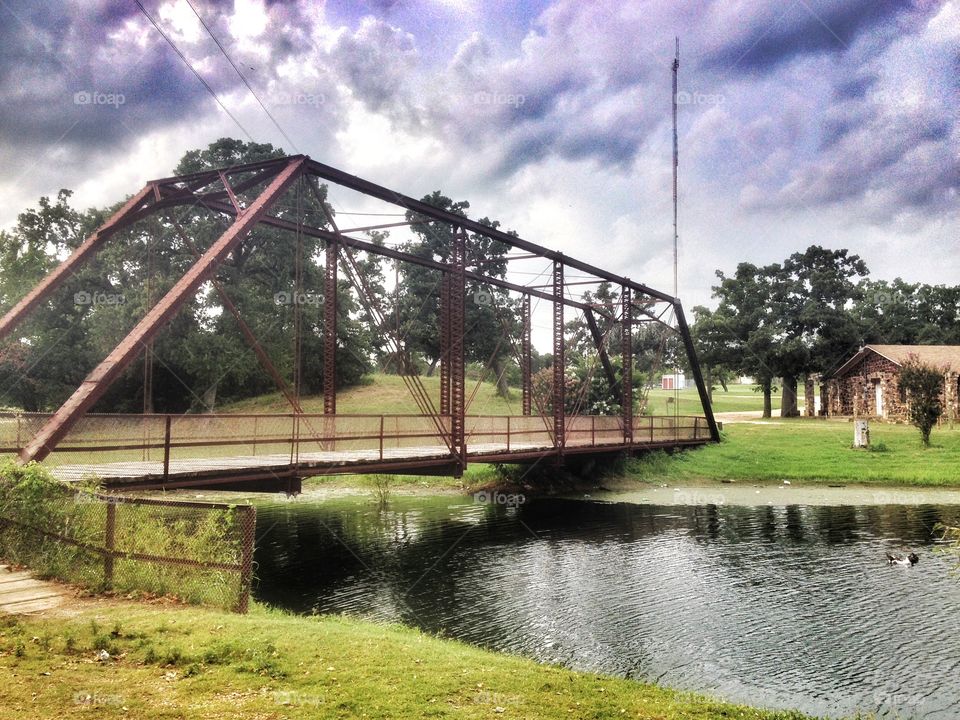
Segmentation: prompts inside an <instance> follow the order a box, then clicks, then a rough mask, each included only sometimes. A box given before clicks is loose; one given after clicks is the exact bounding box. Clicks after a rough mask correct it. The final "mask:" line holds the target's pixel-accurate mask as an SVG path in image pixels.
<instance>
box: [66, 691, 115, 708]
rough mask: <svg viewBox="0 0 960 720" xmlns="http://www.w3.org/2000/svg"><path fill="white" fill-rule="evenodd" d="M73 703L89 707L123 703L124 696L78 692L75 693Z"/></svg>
mask: <svg viewBox="0 0 960 720" xmlns="http://www.w3.org/2000/svg"><path fill="white" fill-rule="evenodd" d="M73 704H74V705H85V706H87V707H105V706H109V705H123V697H121V696H120V695H105V694H103V693H88V692H78V693H74V695H73Z"/></svg>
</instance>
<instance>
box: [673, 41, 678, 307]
mask: <svg viewBox="0 0 960 720" xmlns="http://www.w3.org/2000/svg"><path fill="white" fill-rule="evenodd" d="M674 39H675V40H676V43H677V44H676V54H675V55H674V58H673V98H672V100H673V296H674V297H678V296H679V294H680V289H679V281H678V272H677V268H678V266H679V261H680V254H679V244H680V243H679V235H678V234H677V165H678V163H679V144H678V142H677V73H678V71H679V70H680V38H679V37H677V38H674Z"/></svg>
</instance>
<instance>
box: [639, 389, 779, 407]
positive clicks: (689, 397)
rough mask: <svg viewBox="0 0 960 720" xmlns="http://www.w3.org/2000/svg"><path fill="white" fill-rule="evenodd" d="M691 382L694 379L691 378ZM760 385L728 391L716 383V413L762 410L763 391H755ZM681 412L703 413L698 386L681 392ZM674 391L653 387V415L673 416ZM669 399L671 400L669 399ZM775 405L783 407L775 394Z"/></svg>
mask: <svg viewBox="0 0 960 720" xmlns="http://www.w3.org/2000/svg"><path fill="white" fill-rule="evenodd" d="M691 382H692V381H691ZM756 387H758V386H757V385H727V388H728V390H727V391H726V392H724V390H723V388H722V387H720V386H717V387H716V388H715V389H714V391H713V411H714V412H718V413H720V412H747V411H750V410H763V393H761V392H755V391H754V388H756ZM678 396H679V397H678V400H679V404H680V411H679V412H680V415H700V414H701V413H703V409H702V408H701V406H700V395H699V394H698V393H697V388H696V386H695V385H692V384H691V385H690V386H689V387H687V388H685V389H683V390H679V391H678ZM673 397H674V391H673V390H661V389H659V388H654V389H652V390H650V392H649V396H648V405H649V408H650V411H651V412H652V413H653V414H654V415H673V412H674V410H673V402H672V401H673ZM668 400H669V402H668ZM773 408H774V410H775V411H777V410H779V409H780V396H779V395H777V394H775V395H774V396H773Z"/></svg>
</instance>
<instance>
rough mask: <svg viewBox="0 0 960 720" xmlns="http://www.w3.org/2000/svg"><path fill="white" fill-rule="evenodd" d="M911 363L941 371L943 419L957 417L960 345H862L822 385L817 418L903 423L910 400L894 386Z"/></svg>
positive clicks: (897, 384)
mask: <svg viewBox="0 0 960 720" xmlns="http://www.w3.org/2000/svg"><path fill="white" fill-rule="evenodd" d="M911 357H917V358H919V360H920V361H921V362H924V363H926V364H928V365H933V366H934V367H939V368H943V372H944V397H943V417H944V418H945V419H951V420H953V419H956V418H958V417H960V403H958V395H960V387H958V382H960V381H958V370H960V345H865V346H864V347H862V348H860V351H859V352H857V353H856V354H855V355H854V356H853V357H851V358H850V359H849V360H847V362H845V363H844V364H843V365H842V366H841V367H840V368H838V369H837V370H836V371H835V372H833V373H831V374H830V376H829V377H827V378H825V379H824V380H823V382H822V383H821V386H820V388H821V390H820V392H821V408H822V410H821V412H824V413H825V414H827V415H834V416H837V415H839V416H855V417H875V418H881V419H884V420H893V421H905V420H906V419H907V408H908V400H909V398H907V397H906V394H905V393H904V392H903V391H901V389H900V385H899V382H898V381H899V378H900V368H901V367H902V366H903V364H904V363H905V362H906V361H907V360H909V359H910V358H911ZM824 395H825V397H824Z"/></svg>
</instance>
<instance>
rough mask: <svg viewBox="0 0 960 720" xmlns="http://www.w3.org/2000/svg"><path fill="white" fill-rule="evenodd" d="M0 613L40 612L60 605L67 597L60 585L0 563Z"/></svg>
mask: <svg viewBox="0 0 960 720" xmlns="http://www.w3.org/2000/svg"><path fill="white" fill-rule="evenodd" d="M0 581H2V583H0V613H6V614H25V613H33V612H41V611H43V610H50V609H52V608H55V607H58V606H60V605H62V604H63V603H64V602H65V601H66V600H67V599H68V597H69V595H68V592H67V591H66V590H65V589H64V588H63V587H62V586H60V585H57V584H55V583H52V582H45V581H43V580H37V579H36V578H34V577H33V576H32V575H31V574H30V573H28V572H25V571H22V570H17V571H14V570H12V569H11V568H10V567H9V566H8V565H0Z"/></svg>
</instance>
